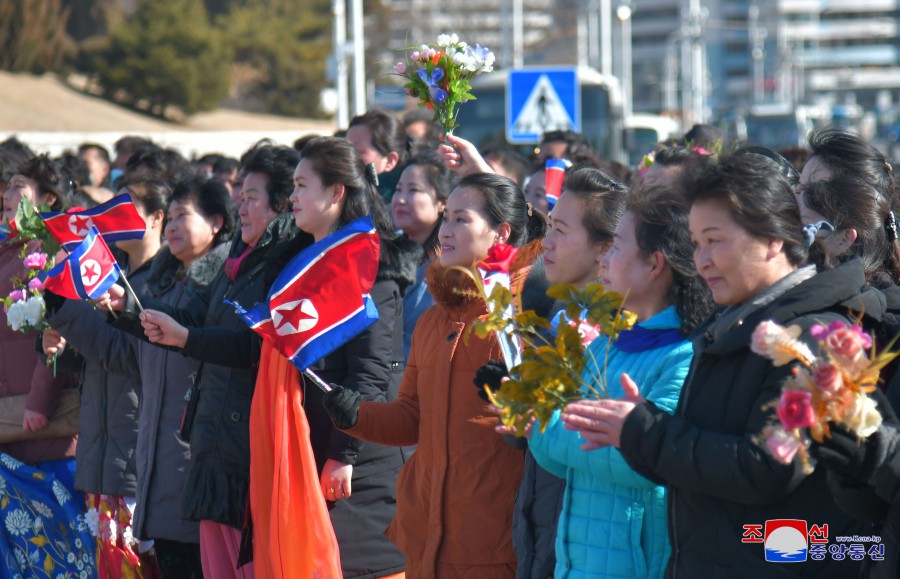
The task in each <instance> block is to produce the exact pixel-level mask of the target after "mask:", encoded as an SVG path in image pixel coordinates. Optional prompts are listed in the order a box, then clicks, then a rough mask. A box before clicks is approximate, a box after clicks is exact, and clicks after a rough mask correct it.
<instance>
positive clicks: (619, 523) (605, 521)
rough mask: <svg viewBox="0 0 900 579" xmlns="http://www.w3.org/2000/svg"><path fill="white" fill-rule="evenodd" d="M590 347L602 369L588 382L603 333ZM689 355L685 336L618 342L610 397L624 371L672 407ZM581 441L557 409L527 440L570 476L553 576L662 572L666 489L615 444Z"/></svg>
mask: <svg viewBox="0 0 900 579" xmlns="http://www.w3.org/2000/svg"><path fill="white" fill-rule="evenodd" d="M639 325H640V326H642V327H643V328H645V329H648V330H649V329H673V328H678V327H679V319H678V315H677V314H676V313H675V308H674V307H670V308H668V309H666V310H663V311H662V312H660V313H659V314H656V315H655V316H653V317H651V318H650V319H648V320H645V321H644V322H642V323H641V324H639ZM590 350H591V352H592V353H593V359H594V360H596V361H597V362H596V364H598V365H599V366H600V367H599V368H598V367H597V365H593V367H589V368H588V369H587V370H586V371H585V377H586V380H589V379H590V378H588V377H589V376H591V375H593V376H602V364H603V360H604V357H605V350H606V339H605V338H603V337H600V338H598V339H597V340H595V341H594V342H593V343H592V344H591V346H590ZM692 356H693V348H692V346H691V343H690V342H689V341H687V340H681V341H678V342H676V343H674V344H670V345H666V346H661V347H658V348H655V349H648V350H644V351H640V352H634V353H627V352H623V351H621V350H619V349H617V348H616V347H615V345H613V346H612V347H610V349H609V354H608V357H607V370H606V380H607V390H608V392H609V396H610V397H611V398H620V397H622V396H623V391H622V387H621V385H620V383H619V376H620V375H621V374H622V373H623V372H624V373H627V374H628V375H629V376H631V378H633V379H634V381H635V382H636V383H637V384H638V387H639V388H640V392H641V394H642V395H643V396H644V397H645V398H646V399H647V400H649V401H650V402H653V403H654V404H655V405H656V406H658V407H659V408H662V409H664V410H665V411H666V412H670V413H671V412H673V411H674V409H675V405H676V404H677V402H678V396H679V394H680V392H681V386H682V384H683V383H684V379H685V378H686V377H687V373H688V369H689V366H690V363H691V357H692ZM589 364H590V363H589ZM584 442H585V441H584V439H583V438H581V437H580V436H579V435H578V433H577V432H574V431H570V430H566V429H565V428H564V426H563V423H562V421H561V420H559V412H557V413H555V414H554V415H553V418H551V420H550V422H549V423H548V425H547V429H546V430H545V431H544V432H543V433H540V432H539V425H536V426H535V429H534V432H533V433H532V436H531V440H530V442H529V446H530V448H531V452H532V453H533V454H534V457H535V459H537V461H538V464H540V465H541V466H542V467H544V468H545V469H546V470H548V471H550V472H551V473H553V474H555V475H557V476H559V477H561V478H565V479H566V491H565V496H564V498H563V505H562V514H561V515H560V518H559V529H558V532H557V538H556V571H555V577H556V579H575V578H579V579H580V578H585V579H599V578H601V577H610V578H613V577H629V578H631V577H662V576H663V573H664V571H665V565H666V561H667V560H668V558H669V551H670V549H669V541H668V538H667V536H666V493H665V488H664V487H661V486H657V485H656V484H654V483H652V482H651V481H649V480H647V479H645V478H644V477H642V476H641V475H639V474H637V473H636V472H635V471H634V470H632V469H631V467H629V466H628V464H627V463H626V462H625V459H624V458H622V455H621V454H620V453H619V451H618V449H615V448H602V449H599V450H592V451H584V450H581V445H582V444H584Z"/></svg>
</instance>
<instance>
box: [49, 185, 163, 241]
mask: <svg viewBox="0 0 900 579" xmlns="http://www.w3.org/2000/svg"><path fill="white" fill-rule="evenodd" d="M39 215H40V216H41V219H43V220H44V225H46V226H47V229H48V230H49V231H50V233H52V234H53V237H55V238H56V240H57V241H59V244H60V245H61V246H63V248H64V249H65V250H66V251H72V250H73V249H74V248H75V247H76V246H77V245H78V244H79V243H81V240H82V239H84V236H85V235H87V232H88V231H89V230H90V229H91V227H96V228H97V231H98V232H99V233H100V235H101V236H102V237H103V239H104V240H105V241H106V242H107V243H112V242H114V241H123V240H126V239H143V237H144V232H145V231H146V229H147V224H146V223H145V222H144V219H143V218H142V217H141V216H140V214H138V212H137V209H136V208H135V206H134V203H133V202H132V201H131V197H130V196H129V195H127V194H123V195H117V196H115V197H113V198H112V199H110V200H109V201H107V202H106V203H103V204H101V205H97V206H96V207H94V208H92V209H87V210H85V211H78V212H72V213H39Z"/></svg>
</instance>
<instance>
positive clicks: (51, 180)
mask: <svg viewBox="0 0 900 579" xmlns="http://www.w3.org/2000/svg"><path fill="white" fill-rule="evenodd" d="M16 174H18V175H22V176H23V177H28V178H29V179H33V180H34V181H37V185H38V193H40V194H41V195H51V196H52V197H53V198H54V201H52V202H51V203H50V208H51V209H53V210H54V211H65V210H66V209H68V207H69V196H70V195H71V194H72V190H73V189H74V187H73V185H74V183H73V182H72V180H71V179H70V178H69V175H68V173H66V171H65V170H64V169H62V168H60V167H58V166H57V165H56V163H54V162H53V160H52V159H50V157H48V156H47V155H38V156H37V157H33V158H31V159H29V160H28V161H25V162H24V163H22V164H21V165H19V168H18V169H16Z"/></svg>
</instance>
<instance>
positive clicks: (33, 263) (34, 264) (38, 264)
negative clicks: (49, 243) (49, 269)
mask: <svg viewBox="0 0 900 579" xmlns="http://www.w3.org/2000/svg"><path fill="white" fill-rule="evenodd" d="M24 263H25V267H27V268H28V269H34V270H39V269H44V266H46V265H47V254H46V253H42V252H40V251H36V252H34V253H30V254H28V255H27V256H26V257H25V262H24Z"/></svg>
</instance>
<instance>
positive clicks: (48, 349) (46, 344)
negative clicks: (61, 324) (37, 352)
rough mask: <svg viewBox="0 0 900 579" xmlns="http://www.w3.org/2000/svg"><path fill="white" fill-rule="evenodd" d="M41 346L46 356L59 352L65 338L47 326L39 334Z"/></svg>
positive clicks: (64, 342) (64, 344)
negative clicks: (41, 333)
mask: <svg viewBox="0 0 900 579" xmlns="http://www.w3.org/2000/svg"><path fill="white" fill-rule="evenodd" d="M41 347H42V348H43V350H44V354H45V355H46V356H52V355H53V354H61V353H62V351H63V348H65V347H66V339H65V338H63V337H62V335H61V334H60V333H59V332H57V331H56V330H53V329H50V328H48V329H46V330H44V333H43V335H41Z"/></svg>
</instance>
